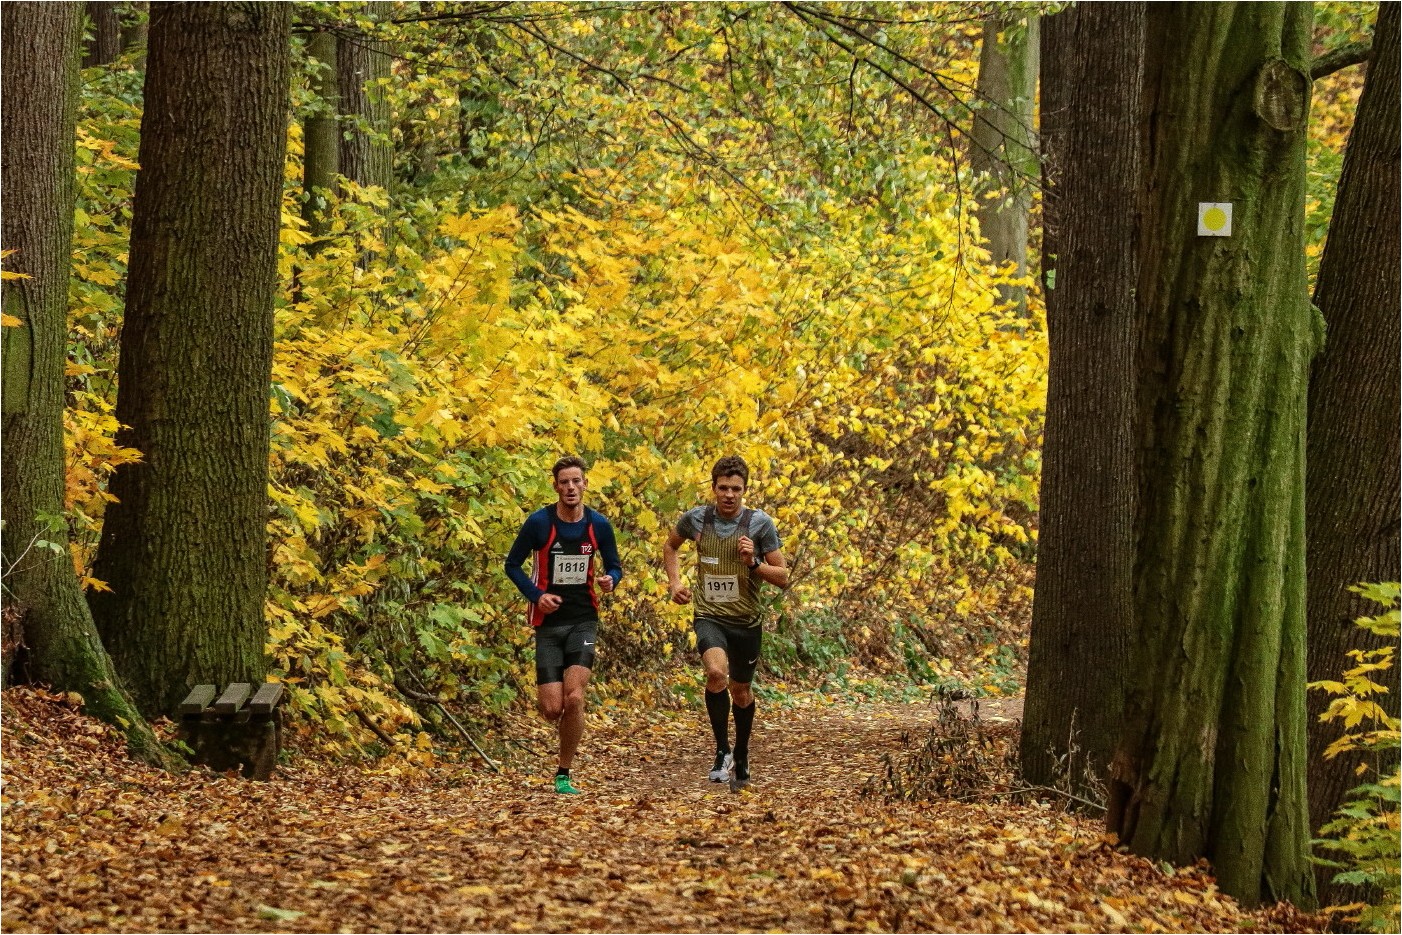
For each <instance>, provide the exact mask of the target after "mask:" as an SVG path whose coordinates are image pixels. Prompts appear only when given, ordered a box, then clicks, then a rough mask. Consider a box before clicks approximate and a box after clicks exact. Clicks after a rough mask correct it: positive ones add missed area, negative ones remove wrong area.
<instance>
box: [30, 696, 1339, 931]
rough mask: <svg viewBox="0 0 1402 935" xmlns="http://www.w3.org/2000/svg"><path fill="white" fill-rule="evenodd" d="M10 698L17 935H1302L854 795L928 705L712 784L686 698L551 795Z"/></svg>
mask: <svg viewBox="0 0 1402 935" xmlns="http://www.w3.org/2000/svg"><path fill="white" fill-rule="evenodd" d="M6 702H7V708H6V717H5V721H4V725H3V727H4V735H5V736H4V740H5V751H6V757H7V759H6V764H5V766H6V774H5V786H4V794H3V801H4V804H5V813H4V823H3V827H4V856H5V861H4V866H3V883H4V911H3V926H4V929H5V930H8V931H49V932H58V931H147V932H156V931H228V932H232V931H306V932H322V931H376V932H379V931H383V932H417V931H434V932H466V931H492V932H513V931H555V932H564V931H599V932H633V931H640V932H669V931H682V932H735V931H769V930H780V931H1131V930H1138V931H1154V930H1158V931H1236V930H1238V929H1241V930H1249V931H1270V930H1285V931H1311V930H1314V929H1313V928H1310V927H1309V926H1310V925H1311V924H1312V923H1310V922H1309V921H1308V920H1303V919H1302V918H1300V917H1298V916H1295V915H1293V914H1291V913H1289V912H1283V911H1279V910H1278V911H1276V912H1275V913H1274V914H1256V915H1246V914H1243V913H1240V912H1239V911H1238V910H1237V909H1236V907H1235V906H1234V905H1233V904H1232V903H1231V902H1230V900H1227V899H1226V898H1225V897H1222V896H1220V894H1217V893H1216V892H1215V890H1213V889H1212V888H1211V885H1210V880H1208V878H1206V877H1205V876H1204V875H1203V874H1202V873H1201V872H1199V871H1195V870H1189V871H1182V872H1179V873H1178V874H1175V875H1165V874H1163V873H1161V872H1159V871H1158V870H1155V869H1154V868H1152V867H1151V866H1150V865H1149V864H1148V863H1147V862H1145V861H1142V860H1138V859H1136V858H1132V857H1128V856H1126V855H1122V854H1119V853H1116V852H1115V851H1114V850H1113V849H1112V848H1110V847H1108V846H1107V845H1105V844H1104V843H1102V842H1100V841H1099V838H1098V829H1097V828H1096V826H1095V825H1094V823H1091V822H1081V823H1079V824H1078V823H1077V822H1076V821H1075V820H1074V819H1069V818H1067V817H1066V816H1064V815H1061V814H1059V813H1057V812H1054V811H1052V810H1050V809H1038V808H1024V807H1013V806H1008V805H1006V804H1002V803H992V804H956V803H947V802H946V803H934V804H909V803H889V802H886V801H884V800H878V799H874V798H870V797H863V796H862V795H860V789H861V787H862V785H863V783H864V782H865V780H866V779H867V777H868V776H869V775H872V774H873V773H876V772H877V771H878V770H879V769H880V766H881V754H882V753H883V752H886V751H890V750H892V749H894V747H895V745H896V744H897V743H898V739H899V738H900V737H901V736H902V735H903V734H905V735H906V736H909V735H910V732H911V731H914V730H922V729H924V728H925V727H926V726H927V725H929V724H932V723H933V721H934V712H933V709H931V708H930V707H929V706H927V705H911V706H883V705H866V706H831V707H828V706H823V707H818V706H814V707H804V708H797V709H788V710H779V709H776V710H773V711H763V710H762V711H761V712H760V716H759V721H758V727H757V731H756V737H755V740H754V744H753V753H752V759H753V761H754V767H753V769H754V779H755V781H754V785H753V787H752V789H751V790H748V791H746V792H742V793H740V794H738V795H737V794H731V793H730V792H729V791H728V790H727V789H725V787H723V786H720V785H717V784H711V783H708V782H706V780H705V771H706V769H707V768H708V767H709V762H708V761H709V756H708V755H707V750H706V745H705V741H704V734H703V727H702V724H701V718H700V715H699V714H697V715H695V716H685V717H674V718H667V717H664V716H662V715H660V714H654V715H653V716H652V717H651V718H650V719H646V720H644V719H638V720H635V721H633V722H632V723H631V725H630V724H624V723H622V722H621V721H620V722H618V723H612V724H607V725H605V726H604V727H602V729H599V730H595V731H592V732H591V733H590V734H589V735H587V736H586V740H585V750H584V752H583V753H582V755H581V757H580V758H579V760H578V761H577V763H576V770H575V773H576V775H577V777H578V781H579V783H580V784H581V786H582V787H583V788H584V789H585V790H586V794H585V795H582V796H579V797H563V796H557V795H555V794H554V793H553V791H551V790H550V787H549V785H548V781H549V776H550V773H551V764H550V763H549V762H548V761H547V760H545V759H544V758H540V759H538V760H535V761H534V762H530V763H523V764H520V765H518V766H516V767H512V768H509V769H507V770H506V771H504V772H503V773H502V774H500V775H498V774H491V773H487V772H482V771H472V770H463V769H454V770H448V769H441V770H436V771H434V772H433V773H432V774H430V775H429V776H426V777H424V776H420V777H415V778H406V777H403V776H386V775H375V774H371V773H368V772H365V771H358V770H351V769H346V768H341V769H320V770H311V769H291V770H286V771H285V772H286V775H284V777H283V778H281V779H279V780H278V781H276V782H274V783H268V784H256V783H247V782H242V781H239V780H233V779H226V778H223V777H210V776H207V775H196V776H187V777H170V776H166V775H164V774H160V773H156V772H153V771H150V770H147V769H145V768H143V767H140V766H137V765H135V764H132V763H130V762H127V761H125V760H123V759H121V758H120V757H119V756H118V755H117V754H116V753H115V750H116V746H115V741H114V739H113V738H112V737H111V736H110V734H107V733H104V732H103V731H102V730H101V729H100V728H99V727H97V726H94V725H93V724H92V722H90V721H88V720H87V719H85V718H82V717H81V716H79V715H78V714H76V713H74V712H71V711H69V710H68V709H66V708H62V706H60V705H57V704H55V703H53V702H51V701H45V700H43V699H41V698H38V697H37V696H34V695H33V694H31V693H25V692H22V691H21V690H12V691H11V692H8V693H7V694H6ZM990 713H991V712H989V711H988V710H986V709H985V710H984V711H983V714H984V716H985V717H987V716H989V714H990Z"/></svg>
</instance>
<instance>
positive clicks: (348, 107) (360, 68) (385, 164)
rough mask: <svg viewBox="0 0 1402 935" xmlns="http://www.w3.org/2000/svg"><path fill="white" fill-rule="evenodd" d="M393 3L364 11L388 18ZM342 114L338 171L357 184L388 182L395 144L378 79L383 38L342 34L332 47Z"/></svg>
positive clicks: (384, 67) (383, 71)
mask: <svg viewBox="0 0 1402 935" xmlns="http://www.w3.org/2000/svg"><path fill="white" fill-rule="evenodd" d="M392 7H393V4H390V3H386V2H382V0H377V2H371V3H366V4H365V9H366V12H367V13H368V14H369V15H370V16H371V17H372V18H374V19H379V18H381V17H387V16H388V15H389V13H390V11H391V9H392ZM336 54H337V61H338V63H339V71H340V75H339V87H340V95H341V114H342V117H343V120H342V123H343V127H342V134H341V174H342V175H344V176H345V177H346V178H348V179H350V180H351V181H352V182H354V183H356V184H357V185H361V186H371V185H378V186H379V187H381V188H383V189H384V190H385V191H390V190H391V189H392V187H393V178H394V148H393V146H392V145H391V143H390V140H389V132H390V108H389V98H388V96H387V95H386V93H385V88H384V85H383V82H385V81H387V80H388V79H389V77H390V64H391V59H390V55H389V46H388V44H387V43H384V42H378V41H375V40H372V39H360V38H357V39H342V40H341V41H340V42H339V43H338V47H337V51H336Z"/></svg>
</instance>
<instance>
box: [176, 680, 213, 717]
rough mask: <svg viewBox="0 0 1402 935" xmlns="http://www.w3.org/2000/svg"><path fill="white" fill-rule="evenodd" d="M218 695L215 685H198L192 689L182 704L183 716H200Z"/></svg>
mask: <svg viewBox="0 0 1402 935" xmlns="http://www.w3.org/2000/svg"><path fill="white" fill-rule="evenodd" d="M216 694H218V692H217V691H216V690H215V688H214V686H213V685H196V686H195V687H194V688H192V689H190V694H188V695H186V696H185V700H184V701H182V702H180V713H181V714H199V713H200V712H201V711H203V710H204V709H205V708H206V707H208V706H209V703H210V702H211V701H213V700H214V696H215V695H216Z"/></svg>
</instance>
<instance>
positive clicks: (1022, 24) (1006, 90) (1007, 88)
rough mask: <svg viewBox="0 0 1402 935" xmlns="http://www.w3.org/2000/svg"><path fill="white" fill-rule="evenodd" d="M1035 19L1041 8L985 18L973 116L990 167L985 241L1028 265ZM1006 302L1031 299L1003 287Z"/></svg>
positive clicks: (995, 254) (995, 255)
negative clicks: (1033, 12) (1030, 13)
mask: <svg viewBox="0 0 1402 935" xmlns="http://www.w3.org/2000/svg"><path fill="white" fill-rule="evenodd" d="M1038 28H1039V27H1038V21H1037V17H1036V16H1027V17H1025V18H1024V17H1013V18H1005V17H998V16H990V17H988V18H987V19H986V20H984V26H983V47H982V51H981V52H980V54H979V64H978V99H979V103H980V105H981V107H980V109H979V110H978V113H977V114H976V115H975V116H974V126H973V144H974V146H973V153H972V156H971V157H970V162H971V164H972V166H973V168H974V170H975V171H976V172H982V173H985V174H986V175H987V179H988V190H989V192H990V193H992V192H996V193H997V194H996V195H995V196H994V197H993V198H992V199H991V200H989V199H988V198H986V197H985V198H981V199H980V201H979V203H978V207H977V209H976V210H975V214H976V215H977V217H978V221H979V230H980V231H981V232H982V234H983V237H984V239H985V240H987V241H988V252H989V258H990V259H991V260H992V261H993V262H994V263H995V264H996V265H997V266H999V267H1002V266H1004V265H1005V264H1007V263H1012V264H1013V265H1014V266H1015V267H1016V268H1017V272H1018V275H1023V274H1025V273H1026V272H1027V214H1028V211H1030V210H1031V208H1032V187H1033V183H1034V180H1035V179H1036V174H1037V156H1036V150H1035V148H1034V147H1035V144H1034V141H1033V129H1032V127H1033V110H1034V104H1035V102H1036V98H1037V61H1038V47H1039V40H1038ZM999 292H1000V298H1001V300H1002V301H1004V302H1009V303H1013V304H1016V305H1017V306H1018V307H1019V308H1025V307H1026V305H1027V291H1026V290H1025V289H1023V288H1021V287H1016V288H1014V287H1006V286H1004V287H999Z"/></svg>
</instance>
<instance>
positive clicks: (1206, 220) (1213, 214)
mask: <svg viewBox="0 0 1402 935" xmlns="http://www.w3.org/2000/svg"><path fill="white" fill-rule="evenodd" d="M1202 226H1203V227H1205V228H1207V229H1208V230H1210V231H1219V230H1221V229H1222V228H1224V227H1226V226H1227V212H1225V211H1223V210H1222V209H1221V208H1208V209H1207V210H1206V211H1204V212H1203V215H1202Z"/></svg>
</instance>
